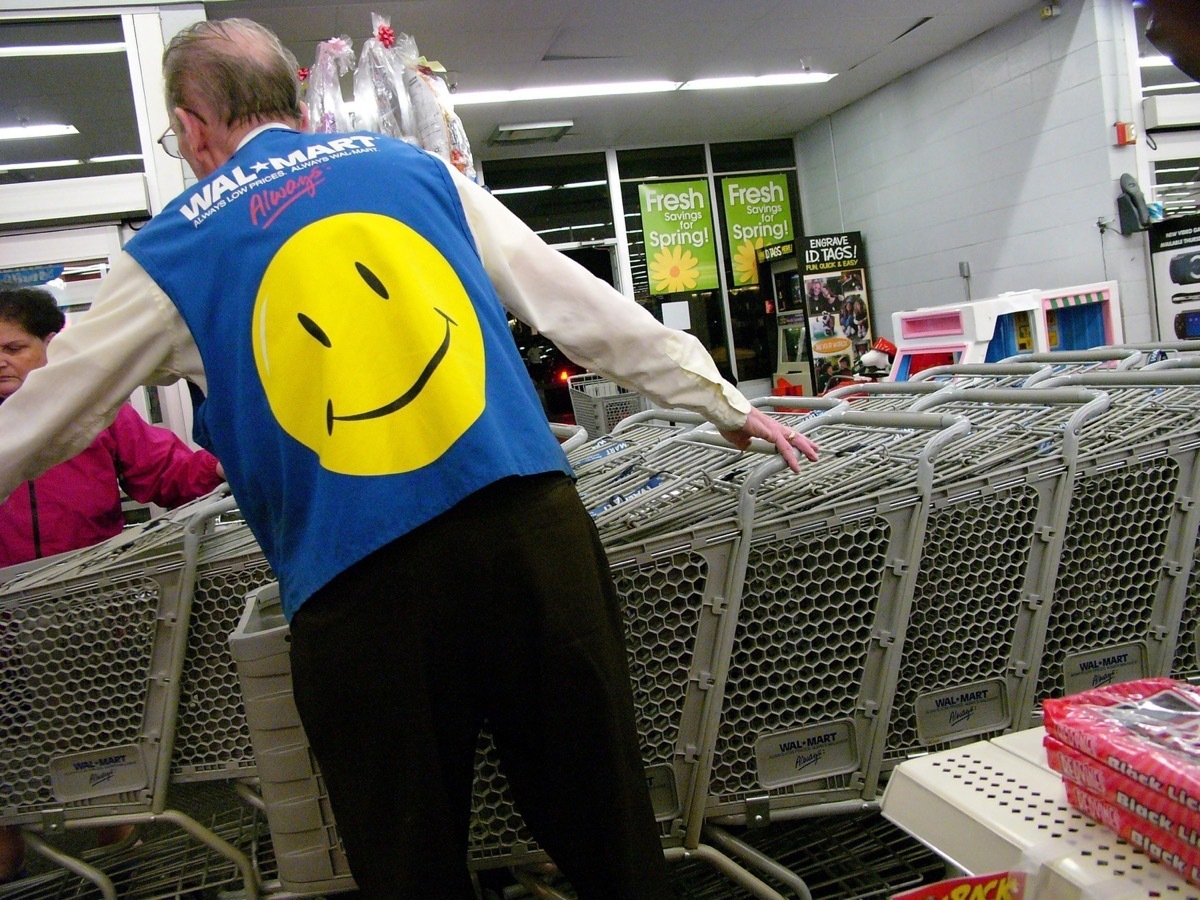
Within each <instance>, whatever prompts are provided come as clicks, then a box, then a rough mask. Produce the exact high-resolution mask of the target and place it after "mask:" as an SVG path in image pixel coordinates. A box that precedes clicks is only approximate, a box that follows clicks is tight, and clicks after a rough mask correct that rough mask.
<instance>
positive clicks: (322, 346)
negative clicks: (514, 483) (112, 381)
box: [252, 213, 485, 475]
mask: <svg viewBox="0 0 1200 900" xmlns="http://www.w3.org/2000/svg"><path fill="white" fill-rule="evenodd" d="M252 334H253V340H254V362H255V365H256V366H257V368H258V376H259V378H260V379H261V380H262V384H263V388H264V389H265V391H266V395H267V402H268V403H269V404H270V406H271V411H272V412H273V413H274V414H275V418H276V419H277V420H278V421H279V424H280V425H281V426H282V428H283V430H284V431H286V432H287V433H288V434H289V435H291V436H292V437H293V438H295V439H296V440H297V441H299V442H300V443H301V444H303V445H304V446H305V447H308V448H309V449H310V450H312V451H313V452H314V453H316V454H317V456H318V457H319V459H320V460H321V465H322V466H323V467H325V468H326V469H329V470H330V471H333V472H340V473H343V474H346V475H390V474H395V473H400V472H412V471H414V470H416V469H420V468H421V467H422V466H426V465H428V464H429V463H431V462H433V461H434V460H436V459H438V458H439V457H440V456H441V455H442V454H443V453H445V452H446V451H447V450H448V449H449V448H450V447H451V445H453V444H454V442H455V441H456V440H458V439H459V438H460V437H462V435H463V434H464V433H465V432H466V430H467V429H468V428H470V427H471V425H472V424H473V423H474V422H475V420H476V419H478V418H479V416H480V415H481V414H482V413H483V408H484V404H485V379H484V375H485V358H484V347H483V334H482V333H481V331H480V329H479V319H478V318H477V317H476V315H475V307H474V306H473V305H472V303H471V300H470V298H469V297H468V296H467V292H466V290H465V289H464V287H463V285H462V282H461V281H460V280H459V278H458V276H457V275H456V274H455V272H454V270H453V269H452V268H451V266H450V264H449V263H448V262H447V261H446V259H445V257H443V256H442V254H441V253H440V252H439V251H438V250H437V249H436V248H435V247H434V246H433V245H432V244H430V243H429V242H428V241H427V240H425V238H423V237H421V235H419V234H417V232H415V231H413V230H412V229H411V228H409V227H408V226H407V225H404V224H402V223H400V222H397V221H396V220H394V219H390V218H388V217H386V216H380V215H374V214H369V213H347V214H343V215H337V216H332V217H330V218H328V219H322V220H321V221H319V222H315V223H313V224H312V225H309V226H307V227H306V228H303V229H301V230H300V231H298V232H297V233H296V234H294V235H293V236H292V237H290V238H289V239H288V240H287V242H286V243H285V244H284V245H283V247H281V248H280V249H279V252H278V253H276V254H275V257H274V258H273V259H272V260H271V263H270V265H269V266H268V267H267V271H266V274H265V275H264V276H263V280H262V284H261V285H260V286H259V289H258V296H257V298H256V300H255V303H254V323H253V328H252Z"/></svg>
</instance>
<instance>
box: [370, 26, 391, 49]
mask: <svg viewBox="0 0 1200 900" xmlns="http://www.w3.org/2000/svg"><path fill="white" fill-rule="evenodd" d="M375 36H376V37H377V38H379V43H381V44H383V46H384V47H388V48H391V47H394V46H395V45H396V32H395V31H393V30H392V26H391V25H380V26H379V31H378V32H377V33H376V35H375Z"/></svg>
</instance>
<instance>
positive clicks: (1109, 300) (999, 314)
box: [890, 281, 1123, 381]
mask: <svg viewBox="0 0 1200 900" xmlns="http://www.w3.org/2000/svg"><path fill="white" fill-rule="evenodd" d="M892 329H893V331H894V333H895V335H896V338H895V341H896V348H897V349H896V360H895V363H894V364H893V366H892V372H891V376H890V380H892V381H907V380H908V379H909V378H912V377H913V376H914V375H916V374H917V373H918V372H921V371H923V370H925V369H929V368H933V367H934V366H943V365H952V364H956V363H983V362H988V363H991V362H999V361H1000V360H1003V359H1007V358H1008V357H1011V356H1016V355H1017V354H1019V353H1046V352H1049V351H1054V350H1088V349H1091V348H1093V347H1099V346H1102V345H1105V344H1119V343H1121V341H1122V340H1123V336H1122V331H1121V305H1120V299H1119V297H1118V292H1117V283H1116V282H1115V281H1101V282H1097V283H1095V284H1084V285H1078V286H1075V287H1067V288H1059V289H1057V290H1052V291H1039V290H1028V291H1015V292H1012V293H1006V294H1000V295H999V296H998V297H988V298H986V299H981V300H969V301H966V302H963V303H952V304H948V305H946V306H927V307H923V308H921V309H914V310H910V311H907V312H897V313H893V314H892Z"/></svg>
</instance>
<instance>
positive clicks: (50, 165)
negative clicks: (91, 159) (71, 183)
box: [0, 159, 83, 172]
mask: <svg viewBox="0 0 1200 900" xmlns="http://www.w3.org/2000/svg"><path fill="white" fill-rule="evenodd" d="M82 163H83V160H82V159H49V160H45V161H43V162H29V163H0V172H15V171H16V170H17V169H57V168H62V167H66V166H78V165H81V164H82Z"/></svg>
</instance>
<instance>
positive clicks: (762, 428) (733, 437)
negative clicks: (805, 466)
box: [721, 409, 817, 472]
mask: <svg viewBox="0 0 1200 900" xmlns="http://www.w3.org/2000/svg"><path fill="white" fill-rule="evenodd" d="M721 436H722V437H724V438H725V440H727V441H729V443H731V444H733V446H735V447H737V448H738V449H739V450H745V449H746V448H747V447H749V446H750V439H751V438H762V439H763V440H765V441H770V442H771V443H772V444H774V445H775V446H776V447H778V448H779V452H780V453H782V454H783V458H784V459H785V460H786V461H787V464H788V467H789V468H791V470H792V471H793V472H799V471H800V460H799V458H798V457H797V456H796V451H797V450H799V451H800V452H801V453H803V454H804V455H805V456H807V457H808V458H809V459H810V460H812V461H813V462H816V461H817V445H816V444H814V443H813V442H812V441H810V440H809V439H808V438H807V437H805V436H804V435H802V434H801V433H800V432H798V431H795V430H793V429H791V428H789V427H788V426H786V425H784V424H783V423H782V422H780V421H778V420H776V419H772V418H771V417H770V416H768V415H767V414H766V413H764V412H762V411H760V410H758V409H751V410H750V415H748V416H746V424H745V425H743V426H742V427H741V428H739V429H737V430H736V431H722V432H721Z"/></svg>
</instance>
